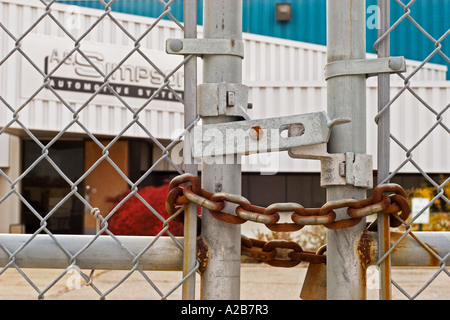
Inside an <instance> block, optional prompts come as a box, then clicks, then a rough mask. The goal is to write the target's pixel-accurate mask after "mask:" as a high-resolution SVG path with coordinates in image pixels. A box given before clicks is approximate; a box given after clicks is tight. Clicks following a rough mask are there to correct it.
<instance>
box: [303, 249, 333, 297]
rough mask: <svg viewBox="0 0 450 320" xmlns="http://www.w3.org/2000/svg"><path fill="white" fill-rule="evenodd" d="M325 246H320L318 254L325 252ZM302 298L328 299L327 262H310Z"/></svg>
mask: <svg viewBox="0 0 450 320" xmlns="http://www.w3.org/2000/svg"><path fill="white" fill-rule="evenodd" d="M324 248H325V247H322V248H320V249H319V250H318V251H317V253H316V254H323V253H324V251H325V249H324ZM300 298H301V299H302V300H326V299H327V265H326V264H325V263H310V264H309V266H308V270H307V271H306V276H305V280H304V281H303V286H302V290H301V291H300Z"/></svg>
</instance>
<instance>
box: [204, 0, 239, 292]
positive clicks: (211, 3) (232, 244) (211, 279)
mask: <svg viewBox="0 0 450 320" xmlns="http://www.w3.org/2000/svg"><path fill="white" fill-rule="evenodd" d="M203 9H204V10H203V14H204V16H203V30H204V38H205V39H234V40H242V0H204V2H203ZM203 82H204V83H221V82H228V83H241V82H242V59H241V58H240V57H237V56H230V55H205V56H204V57H203ZM235 120H238V118H236V117H230V116H217V117H203V118H202V121H203V124H205V125H206V124H215V123H223V122H230V121H235ZM202 188H204V189H206V190H207V191H210V192H230V193H234V194H240V193H241V165H240V164H239V163H238V161H237V156H234V159H226V157H216V158H215V163H213V164H207V163H205V161H203V162H202ZM227 210H229V208H225V211H227ZM202 236H203V238H204V239H205V241H206V243H207V245H208V249H209V257H208V264H207V267H206V270H205V271H204V272H203V274H202V282H201V283H202V285H201V298H202V299H205V300H209V299H211V300H213V299H216V300H221V299H222V300H225V299H239V297H240V259H241V254H240V253H241V228H240V226H239V225H233V224H230V223H226V222H223V221H219V220H217V219H215V218H214V217H212V216H211V215H210V213H209V211H207V210H203V214H202Z"/></svg>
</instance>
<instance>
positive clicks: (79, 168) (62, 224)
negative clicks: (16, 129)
mask: <svg viewBox="0 0 450 320" xmlns="http://www.w3.org/2000/svg"><path fill="white" fill-rule="evenodd" d="M48 142H49V141H42V144H43V145H47V144H48ZM42 155H43V150H42V148H41V147H40V146H39V145H38V144H36V142H34V141H32V140H24V141H23V171H26V170H27V169H28V168H30V167H32V169H31V170H30V171H29V172H28V173H27V174H26V176H25V177H24V178H23V180H22V194H23V195H24V198H25V200H26V202H23V204H22V222H23V224H25V232H26V233H34V232H36V231H37V230H38V229H39V228H40V227H41V226H43V225H44V224H45V223H46V228H47V229H48V230H50V232H52V233H55V234H81V233H82V232H83V213H84V205H83V203H82V202H81V200H80V199H79V198H78V197H77V196H76V195H70V196H69V194H70V193H71V191H72V186H71V182H72V183H74V182H76V181H77V180H78V179H79V178H80V177H81V176H82V175H83V173H84V141H81V140H80V141H64V140H63V141H57V142H55V143H53V144H52V145H51V146H50V148H49V149H48V156H49V158H50V159H51V161H52V162H53V163H54V165H56V166H57V167H58V168H59V170H60V171H61V173H60V172H58V169H56V168H55V167H54V165H52V163H51V162H50V161H48V160H47V159H46V158H42V159H41V160H40V161H39V162H38V163H37V164H36V161H37V159H39V157H41V156H42ZM83 191H84V183H83V182H82V183H80V184H79V185H77V192H78V193H79V194H81V195H83ZM63 199H65V200H64V201H62V200H63ZM50 212H52V213H51V215H49V213H50ZM47 216H49V218H48V219H45V218H46V217H47ZM44 219H45V221H43V220H44Z"/></svg>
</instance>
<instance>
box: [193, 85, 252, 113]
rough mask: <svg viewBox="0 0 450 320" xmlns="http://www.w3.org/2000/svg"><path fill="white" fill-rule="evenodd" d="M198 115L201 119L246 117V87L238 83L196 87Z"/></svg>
mask: <svg viewBox="0 0 450 320" xmlns="http://www.w3.org/2000/svg"><path fill="white" fill-rule="evenodd" d="M197 101H198V110H197V112H198V114H199V115H200V116H201V117H214V116H219V115H227V116H240V117H242V118H244V119H246V120H250V118H249V116H248V115H247V107H248V87H247V86H246V85H243V84H240V83H225V82H222V83H203V84H199V85H198V86H197Z"/></svg>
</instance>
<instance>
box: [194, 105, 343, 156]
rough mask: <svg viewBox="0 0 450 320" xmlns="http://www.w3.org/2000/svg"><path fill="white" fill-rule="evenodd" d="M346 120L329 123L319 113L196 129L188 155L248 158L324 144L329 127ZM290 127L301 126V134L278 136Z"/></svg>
mask: <svg viewBox="0 0 450 320" xmlns="http://www.w3.org/2000/svg"><path fill="white" fill-rule="evenodd" d="M349 121H350V120H349V119H347V118H339V119H334V120H330V118H329V117H328V115H327V114H326V113H325V112H323V111H322V112H315V113H307V114H299V115H294V116H286V117H277V118H269V119H257V120H244V121H234V122H230V123H219V124H214V125H203V126H196V127H194V128H193V129H192V131H193V134H191V139H192V154H193V156H194V157H195V158H200V157H202V156H203V157H208V156H218V155H231V154H238V155H244V154H245V155H248V154H251V153H262V152H271V151H285V150H288V149H289V148H292V147H298V146H305V145H315V144H320V143H326V142H328V139H329V137H330V133H331V128H332V127H333V126H335V125H337V124H342V123H346V122H349ZM291 125H296V126H297V127H301V128H302V132H301V134H300V135H297V136H288V135H287V134H286V137H284V136H282V132H283V131H288V129H289V127H290V126H291Z"/></svg>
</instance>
